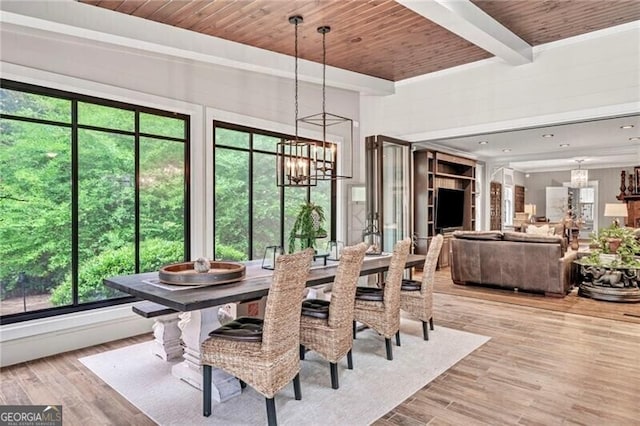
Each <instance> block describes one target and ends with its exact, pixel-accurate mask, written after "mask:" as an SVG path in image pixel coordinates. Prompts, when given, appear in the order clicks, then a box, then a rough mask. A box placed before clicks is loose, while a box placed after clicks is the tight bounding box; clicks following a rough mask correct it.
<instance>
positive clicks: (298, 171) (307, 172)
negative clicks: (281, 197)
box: [276, 15, 317, 187]
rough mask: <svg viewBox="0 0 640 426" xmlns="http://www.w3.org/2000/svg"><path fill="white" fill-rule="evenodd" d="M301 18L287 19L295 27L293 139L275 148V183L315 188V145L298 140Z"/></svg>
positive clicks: (297, 16) (284, 140) (283, 141)
mask: <svg viewBox="0 0 640 426" xmlns="http://www.w3.org/2000/svg"><path fill="white" fill-rule="evenodd" d="M302 21H303V19H302V16H299V15H295V16H291V17H289V23H291V24H293V25H295V51H294V53H295V95H294V100H295V129H296V130H295V137H294V139H292V140H287V139H281V140H280V142H278V143H277V146H276V154H277V155H276V182H277V185H278V186H282V187H290V186H293V187H310V186H316V185H317V181H316V177H315V171H314V170H313V169H312V167H314V166H315V164H312V161H311V148H312V147H315V144H312V143H310V142H307V141H304V140H301V139H299V138H298V121H299V120H298V25H299V24H301V23H302Z"/></svg>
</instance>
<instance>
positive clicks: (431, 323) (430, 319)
mask: <svg viewBox="0 0 640 426" xmlns="http://www.w3.org/2000/svg"><path fill="white" fill-rule="evenodd" d="M429 326H430V327H431V330H433V317H431V318H429Z"/></svg>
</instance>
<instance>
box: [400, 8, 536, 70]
mask: <svg viewBox="0 0 640 426" xmlns="http://www.w3.org/2000/svg"><path fill="white" fill-rule="evenodd" d="M396 1H397V2H398V3H400V4H402V5H403V6H405V7H406V8H408V9H411V10H413V11H414V12H416V13H418V14H419V15H422V16H424V17H425V18H427V19H429V20H431V21H433V22H435V23H436V24H438V25H440V26H441V27H443V28H446V29H447V30H449V31H451V32H452V33H454V34H457V35H458V36H460V37H462V38H464V39H466V40H468V41H469V42H471V43H473V44H475V45H476V46H478V47H481V48H483V49H484V50H486V51H487V52H490V53H493V54H494V55H496V56H497V57H499V58H502V59H503V60H505V61H506V62H507V63H509V64H511V65H523V64H527V63H530V62H532V61H533V53H532V48H531V46H530V45H529V44H527V43H526V42H525V41H524V40H522V39H521V38H520V37H518V36H517V35H515V34H514V33H512V32H511V31H509V30H508V29H507V28H506V27H505V26H503V25H502V24H500V23H499V22H498V21H496V20H495V19H493V18H492V17H491V16H489V15H487V14H486V13H485V12H483V11H482V10H481V9H480V8H479V7H477V6H476V5H474V4H473V3H471V2H470V1H469V0H396Z"/></svg>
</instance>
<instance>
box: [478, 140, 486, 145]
mask: <svg viewBox="0 0 640 426" xmlns="http://www.w3.org/2000/svg"><path fill="white" fill-rule="evenodd" d="M478 143H479V144H480V145H486V144H488V143H489V141H480V142H478Z"/></svg>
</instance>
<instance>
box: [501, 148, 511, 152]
mask: <svg viewBox="0 0 640 426" xmlns="http://www.w3.org/2000/svg"><path fill="white" fill-rule="evenodd" d="M502 152H511V150H510V149H509V148H505V149H503V150H502Z"/></svg>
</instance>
